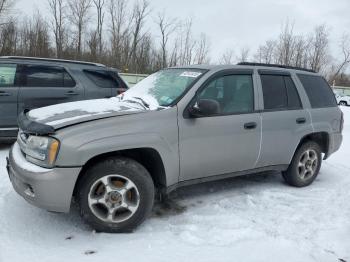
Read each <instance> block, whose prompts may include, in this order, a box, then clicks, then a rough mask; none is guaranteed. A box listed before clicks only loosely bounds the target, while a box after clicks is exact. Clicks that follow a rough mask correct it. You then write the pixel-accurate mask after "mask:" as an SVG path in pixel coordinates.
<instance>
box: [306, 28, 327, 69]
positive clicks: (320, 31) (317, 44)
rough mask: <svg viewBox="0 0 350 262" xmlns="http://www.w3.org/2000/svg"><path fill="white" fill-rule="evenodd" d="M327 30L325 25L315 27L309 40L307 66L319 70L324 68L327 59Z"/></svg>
mask: <svg viewBox="0 0 350 262" xmlns="http://www.w3.org/2000/svg"><path fill="white" fill-rule="evenodd" d="M328 38H329V32H328V30H327V27H326V25H320V26H317V27H316V28H315V31H314V35H313V36H312V37H311V40H310V49H309V54H308V56H309V58H308V59H309V67H310V68H311V69H312V70H314V71H316V72H320V71H322V69H324V67H325V65H326V64H327V59H328V43H329V40H328Z"/></svg>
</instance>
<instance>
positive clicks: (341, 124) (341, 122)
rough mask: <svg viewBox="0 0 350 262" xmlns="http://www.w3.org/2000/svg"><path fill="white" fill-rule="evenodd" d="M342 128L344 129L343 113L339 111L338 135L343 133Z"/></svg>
mask: <svg viewBox="0 0 350 262" xmlns="http://www.w3.org/2000/svg"><path fill="white" fill-rule="evenodd" d="M343 128H344V113H343V111H341V117H340V133H342V132H343Z"/></svg>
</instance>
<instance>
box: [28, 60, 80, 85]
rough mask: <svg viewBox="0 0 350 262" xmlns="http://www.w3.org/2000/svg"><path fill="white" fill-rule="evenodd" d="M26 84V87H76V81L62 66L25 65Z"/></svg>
mask: <svg viewBox="0 0 350 262" xmlns="http://www.w3.org/2000/svg"><path fill="white" fill-rule="evenodd" d="M24 86H26V87H74V86H75V81H74V80H73V78H72V77H71V76H70V75H69V74H68V72H67V71H66V70H65V69H64V68H61V67H50V66H32V65H27V66H25V70H24Z"/></svg>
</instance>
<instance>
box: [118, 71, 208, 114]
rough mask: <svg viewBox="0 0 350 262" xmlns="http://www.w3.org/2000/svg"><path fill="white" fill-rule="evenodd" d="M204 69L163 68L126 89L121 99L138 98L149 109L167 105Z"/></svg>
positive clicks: (197, 77) (200, 74)
mask: <svg viewBox="0 0 350 262" xmlns="http://www.w3.org/2000/svg"><path fill="white" fill-rule="evenodd" d="M204 72H205V70H201V69H183V68H181V69H177V68H176V69H175V68H174V69H165V70H161V71H159V72H157V73H154V74H152V75H150V76H148V77H147V78H145V79H144V80H142V81H140V82H139V83H137V84H136V85H135V86H134V87H132V88H130V89H129V90H128V91H126V92H125V93H124V94H123V95H122V96H121V99H122V100H133V101H135V100H138V101H142V102H143V104H145V105H146V106H149V108H150V109H154V108H158V107H160V106H163V107H167V106H169V105H171V104H172V102H174V101H175V100H176V99H178V98H179V97H180V96H181V95H182V94H183V93H184V92H185V91H186V89H187V88H188V87H189V86H190V85H191V84H192V83H193V82H194V81H195V80H197V79H199V78H200V77H201V76H202V74H203V73H204Z"/></svg>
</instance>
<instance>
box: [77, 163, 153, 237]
mask: <svg viewBox="0 0 350 262" xmlns="http://www.w3.org/2000/svg"><path fill="white" fill-rule="evenodd" d="M77 202H78V204H79V208H80V214H81V216H82V218H83V220H84V221H85V222H86V223H87V224H88V225H90V226H91V227H92V228H93V229H95V230H96V231H98V232H106V233H125V232H131V231H133V230H134V229H135V228H136V227H137V226H138V225H140V224H141V223H142V222H143V221H144V220H145V219H146V218H147V216H149V214H150V213H151V210H152V207H153V202H154V184H153V181H152V178H151V176H150V174H149V173H148V171H147V170H146V169H145V168H144V167H143V166H142V165H141V164H140V163H138V162H136V161H135V160H133V159H129V158H124V157H118V158H108V159H106V160H104V161H101V162H99V163H97V164H95V165H94V166H92V167H91V168H89V169H88V170H87V172H86V173H85V174H84V175H83V178H82V179H80V181H79V183H78V187H77Z"/></svg>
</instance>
